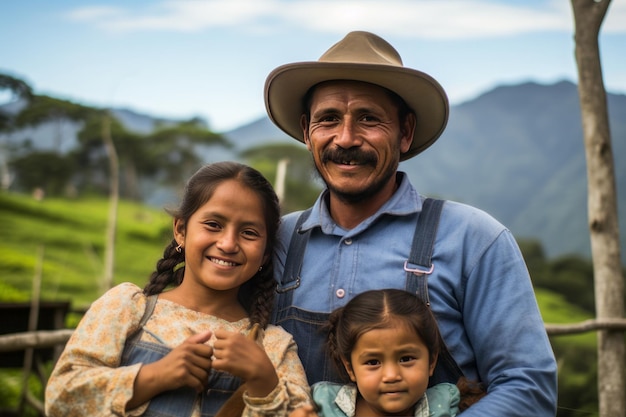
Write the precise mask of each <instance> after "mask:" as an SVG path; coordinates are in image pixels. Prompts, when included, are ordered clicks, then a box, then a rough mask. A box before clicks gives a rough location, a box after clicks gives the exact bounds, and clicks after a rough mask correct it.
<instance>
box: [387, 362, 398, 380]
mask: <svg viewBox="0 0 626 417" xmlns="http://www.w3.org/2000/svg"><path fill="white" fill-rule="evenodd" d="M400 378H401V376H400V371H399V367H398V366H397V364H395V363H386V364H384V365H383V382H396V381H398V380H400Z"/></svg>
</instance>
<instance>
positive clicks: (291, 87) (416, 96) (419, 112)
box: [264, 61, 449, 161]
mask: <svg viewBox="0 0 626 417" xmlns="http://www.w3.org/2000/svg"><path fill="white" fill-rule="evenodd" d="M331 80H353V81H363V82H367V83H371V84H375V85H379V86H381V87H385V88H387V89H388V90H391V91H393V92H394V93H396V94H397V95H398V96H400V97H401V98H402V99H403V100H404V101H405V102H406V104H407V105H408V106H409V107H410V108H411V109H412V110H413V111H414V112H415V114H416V117H417V124H416V126H415V133H414V135H413V142H412V143H411V147H410V148H409V150H408V151H407V152H405V153H403V154H402V155H401V156H400V160H401V161H404V160H406V159H409V158H412V157H413V156H415V155H417V154H419V153H420V152H422V151H424V150H425V149H426V148H428V147H429V146H430V145H432V144H433V143H434V142H435V141H436V140H437V138H439V136H440V135H441V133H442V132H443V130H444V129H445V127H446V124H447V122H448V115H449V105H448V97H447V96H446V93H445V91H444V90H443V88H442V87H441V85H439V83H438V82H437V81H436V80H435V79H433V78H432V77H431V76H429V75H428V74H425V73H423V72H420V71H417V70H414V69H411V68H405V67H393V66H388V65H379V64H359V63H337V62H319V61H314V62H299V63H292V64H287V65H283V66H280V67H278V68H276V69H275V70H274V71H272V72H271V73H270V74H269V75H268V77H267V80H266V81H265V91H264V95H265V107H266V109H267V114H268V115H269V117H270V119H271V120H272V121H273V122H274V124H276V126H278V127H279V128H280V129H281V130H283V131H284V132H285V133H287V134H288V135H289V136H291V137H293V138H294V139H297V140H299V141H300V142H303V141H304V140H303V136H302V129H301V127H300V116H301V115H302V113H303V112H304V109H303V102H302V101H303V98H304V96H305V94H306V93H307V92H308V91H309V89H310V88H311V87H313V86H314V85H316V84H318V83H321V82H324V81H331Z"/></svg>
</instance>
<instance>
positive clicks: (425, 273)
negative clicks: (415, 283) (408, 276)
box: [404, 261, 435, 276]
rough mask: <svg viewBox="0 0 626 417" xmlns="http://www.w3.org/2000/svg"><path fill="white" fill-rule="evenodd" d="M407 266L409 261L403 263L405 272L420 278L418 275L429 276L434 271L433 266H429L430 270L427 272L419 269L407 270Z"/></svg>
mask: <svg viewBox="0 0 626 417" xmlns="http://www.w3.org/2000/svg"><path fill="white" fill-rule="evenodd" d="M408 264H409V261H405V262H404V270H405V271H406V272H411V273H413V274H415V275H417V276H420V275H430V274H432V273H433V271H434V270H435V264H431V265H430V269H428V270H424V269H419V268H409V267H408Z"/></svg>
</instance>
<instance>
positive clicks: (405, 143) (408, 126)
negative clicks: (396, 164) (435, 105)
mask: <svg viewBox="0 0 626 417" xmlns="http://www.w3.org/2000/svg"><path fill="white" fill-rule="evenodd" d="M415 121H416V119H415V115H414V114H413V113H409V114H407V115H406V117H405V118H404V124H403V125H402V126H400V153H402V154H404V153H406V152H407V151H408V150H409V149H410V148H411V143H413V134H414V133H415V123H416V122H415Z"/></svg>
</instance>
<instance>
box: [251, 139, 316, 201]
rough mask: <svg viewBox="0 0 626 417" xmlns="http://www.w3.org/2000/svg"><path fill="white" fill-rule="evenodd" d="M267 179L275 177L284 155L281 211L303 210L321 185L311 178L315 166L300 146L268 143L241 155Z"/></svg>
mask: <svg viewBox="0 0 626 417" xmlns="http://www.w3.org/2000/svg"><path fill="white" fill-rule="evenodd" d="M240 156H241V157H242V158H243V159H245V160H246V161H247V163H249V164H250V165H252V166H254V167H255V168H256V169H258V170H259V171H260V172H261V173H263V175H265V176H266V177H267V178H269V179H274V178H276V170H277V168H276V167H277V165H278V161H280V160H281V159H287V161H288V172H289V173H288V175H287V178H285V198H284V199H283V200H282V201H281V206H282V211H283V213H290V212H292V211H296V210H303V209H305V208H307V207H309V206H311V205H312V204H313V202H314V201H315V199H316V198H317V196H318V195H319V193H320V190H321V186H320V184H319V183H316V182H315V181H314V180H313V179H312V178H311V172H312V171H313V170H314V168H313V167H312V165H313V164H312V162H311V155H310V154H309V152H308V151H307V150H306V148H304V147H303V146H296V145H291V144H289V145H287V144H271V145H263V146H259V147H254V148H250V149H248V150H246V151H244V152H242V153H241V155H240Z"/></svg>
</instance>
